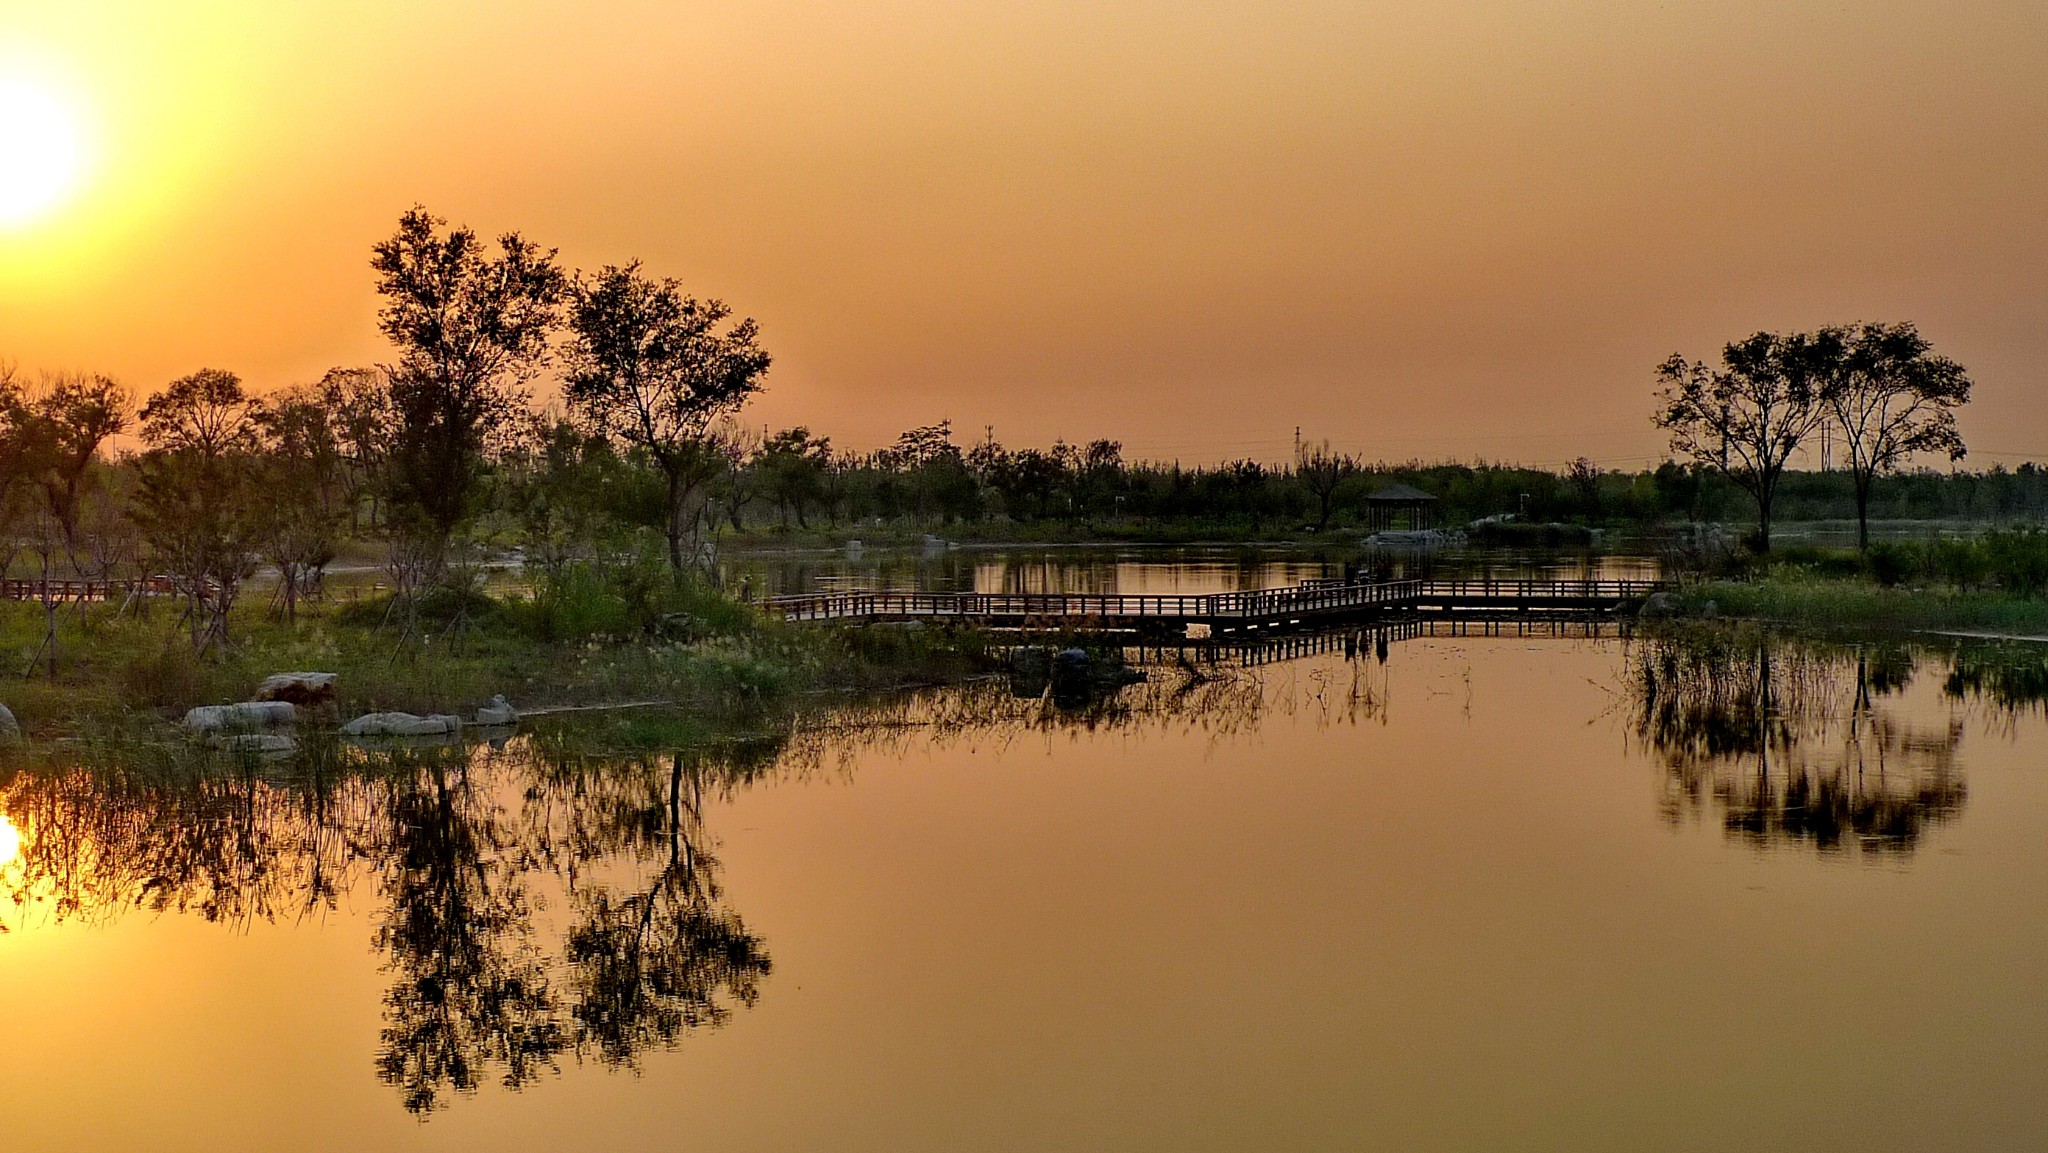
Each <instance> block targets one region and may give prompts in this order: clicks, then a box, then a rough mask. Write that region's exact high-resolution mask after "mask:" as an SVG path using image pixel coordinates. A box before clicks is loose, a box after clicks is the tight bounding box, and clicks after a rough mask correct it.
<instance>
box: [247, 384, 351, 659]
mask: <svg viewBox="0 0 2048 1153" xmlns="http://www.w3.org/2000/svg"><path fill="white" fill-rule="evenodd" d="M328 397H329V393H328V391H327V390H326V389H324V388H322V387H320V386H318V385H314V386H310V387H302V388H294V389H287V390H285V391H283V392H281V393H278V394H277V395H275V396H272V397H270V398H269V399H268V400H267V401H266V402H264V403H262V404H260V405H258V406H257V408H256V410H255V419H256V422H257V425H258V427H259V428H260V429H261V432H262V444H261V456H260V458H259V462H258V467H259V469H260V471H261V475H262V484H263V486H264V489H265V499H264V500H263V501H262V503H261V508H260V516H261V526H260V533H261V539H262V547H263V551H264V554H265V555H266V556H268V557H269V559H270V563H271V564H273V565H275V566H277V571H278V586H277V587H278V597H277V599H278V606H279V608H280V610H281V611H282V612H283V614H284V616H285V619H287V620H294V619H296V618H297V616H298V605H299V599H300V598H301V597H304V596H309V595H314V594H317V593H318V592H319V590H320V586H321V582H322V579H323V576H324V574H325V572H326V569H327V565H328V564H329V563H330V562H331V561H333V559H334V556H335V551H336V549H337V548H338V547H339V545H340V535H341V518H342V512H343V507H342V506H343V505H344V504H345V503H347V502H348V501H349V500H350V499H351V498H350V495H349V494H350V492H351V488H352V486H351V485H350V483H349V477H348V473H349V465H348V458H347V455H346V452H345V449H344V448H343V445H342V440H341V435H340V431H339V430H338V429H337V428H336V426H335V416H336V413H335V412H334V411H333V410H332V409H331V408H330V407H329V405H328Z"/></svg>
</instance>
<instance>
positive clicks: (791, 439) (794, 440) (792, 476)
mask: <svg viewBox="0 0 2048 1153" xmlns="http://www.w3.org/2000/svg"><path fill="white" fill-rule="evenodd" d="M754 467H755V468H756V469H757V470H758V471H759V472H760V474H761V482H762V486H763V495H765V496H766V497H767V498H768V500H770V501H772V502H773V503H774V505H775V508H776V511H777V512H778V513H779V514H780V515H781V518H782V524H783V527H785V528H787V527H788V526H789V518H790V514H792V513H794V514H795V515H796V523H797V527H798V528H809V527H810V525H809V523H808V522H807V521H806V520H805V518H804V510H805V509H806V508H808V507H809V506H810V505H812V504H814V503H817V502H818V501H821V500H823V499H824V497H825V478H826V474H827V473H828V472H829V471H830V470H831V468H832V440H831V438H830V437H823V436H820V437H813V436H812V435H811V430H810V429H808V428H805V427H804V426H802V425H798V426H797V427H795V428H785V429H783V430H782V431H781V432H778V433H776V434H774V435H773V436H770V437H769V438H768V439H767V440H765V441H763V442H762V443H761V448H760V451H759V452H757V453H756V454H755V455H754Z"/></svg>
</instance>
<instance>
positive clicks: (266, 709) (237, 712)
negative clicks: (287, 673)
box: [185, 701, 299, 733]
mask: <svg viewBox="0 0 2048 1153" xmlns="http://www.w3.org/2000/svg"><path fill="white" fill-rule="evenodd" d="M298 715H299V714H298V710H297V709H295V708H293V707H292V703H291V702H290V701H242V702H239V703H237V704H232V705H200V706H199V707H198V708H195V709H192V710H190V711H189V712H187V713H186V714H185V727H186V728H187V729H189V730H191V731H192V732H195V733H232V732H248V731H250V730H253V729H268V728H274V727H276V726H278V725H288V724H291V723H292V722H293V721H296V720H298Z"/></svg>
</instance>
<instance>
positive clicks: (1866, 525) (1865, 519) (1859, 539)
mask: <svg viewBox="0 0 2048 1153" xmlns="http://www.w3.org/2000/svg"><path fill="white" fill-rule="evenodd" d="M1870 488H1871V484H1870V479H1868V478H1862V477H1859V478H1857V481H1856V551H1857V552H1869V551H1870Z"/></svg>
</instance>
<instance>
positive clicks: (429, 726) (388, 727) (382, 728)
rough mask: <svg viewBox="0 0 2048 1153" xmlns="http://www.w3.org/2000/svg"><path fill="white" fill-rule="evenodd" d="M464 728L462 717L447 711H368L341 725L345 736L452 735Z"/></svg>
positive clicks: (342, 733)
mask: <svg viewBox="0 0 2048 1153" xmlns="http://www.w3.org/2000/svg"><path fill="white" fill-rule="evenodd" d="M461 731H462V718H461V717H451V716H448V715H447V714H445V713H436V714H434V715H433V716H429V717H422V716H417V715H415V714H412V713H365V714H364V715H362V716H360V717H357V718H356V719H355V720H352V721H350V722H349V723H347V724H345V725H343V726H341V735H342V736H344V737H452V736H455V735H456V734H458V733H460V732H461Z"/></svg>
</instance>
